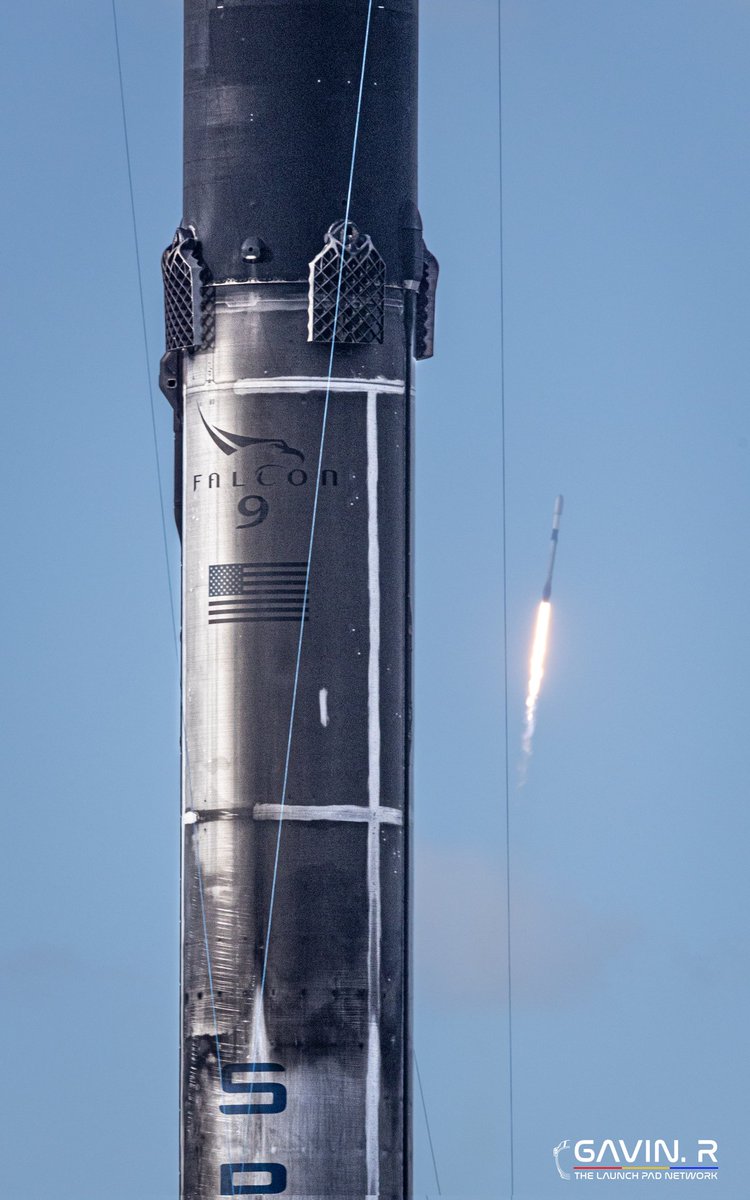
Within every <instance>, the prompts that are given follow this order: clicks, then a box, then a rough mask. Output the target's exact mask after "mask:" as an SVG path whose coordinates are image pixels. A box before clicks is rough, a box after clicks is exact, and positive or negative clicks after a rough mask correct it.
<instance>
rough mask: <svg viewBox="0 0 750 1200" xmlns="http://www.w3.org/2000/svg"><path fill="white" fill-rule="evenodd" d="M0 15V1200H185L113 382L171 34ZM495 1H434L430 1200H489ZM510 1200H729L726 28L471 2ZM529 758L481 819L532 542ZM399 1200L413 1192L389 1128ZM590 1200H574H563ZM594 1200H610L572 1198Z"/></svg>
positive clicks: (172, 965)
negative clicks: (534, 636) (540, 632)
mask: <svg viewBox="0 0 750 1200" xmlns="http://www.w3.org/2000/svg"><path fill="white" fill-rule="evenodd" d="M120 10H121V38H122V53H123V67H124V74H125V88H126V95H127V106H128V118H129V122H130V139H131V150H132V157H133V170H134V180H135V199H136V206H137V212H138V222H139V233H140V237H141V249H142V257H143V265H144V289H145V304H146V317H147V329H148V337H149V341H150V362H149V367H148V372H147V368H146V363H145V361H144V350H143V341H142V330H141V318H140V308H139V301H138V289H137V281H136V274H135V262H134V254H133V240H132V230H131V227H130V212H129V201H128V191H127V176H126V170H125V158H124V150H123V139H122V128H121V123H120V112H119V96H118V90H117V79H116V67H115V55H114V42H113V31H112V16H111V11H110V6H109V3H107V0H95V2H94V3H92V2H91V0H87V2H86V3H83V2H82V0H71V2H70V3H66V4H60V3H59V2H58V0H38V2H36V3H34V4H32V5H13V6H8V7H7V9H6V10H5V12H4V15H3V30H4V45H5V51H4V56H3V72H2V77H1V78H0V89H1V90H2V97H3V110H4V113H5V116H4V120H3V122H2V126H1V127H0V144H1V146H2V149H1V151H0V153H1V155H2V162H3V165H4V171H3V187H2V189H1V190H0V206H1V208H2V228H3V231H4V237H3V245H2V261H3V277H4V287H3V289H2V292H3V301H2V302H3V321H2V328H3V331H4V338H3V346H4V352H3V362H4V369H3V395H4V412H5V418H4V439H3V441H4V455H3V466H2V478H3V489H4V501H3V504H2V510H1V512H0V519H1V520H2V539H3V540H2V545H3V564H4V577H5V583H4V587H3V591H2V604H1V611H2V618H3V619H2V627H1V628H2V642H3V647H2V650H3V661H4V677H5V682H4V687H3V689H2V696H1V702H2V707H3V713H2V739H3V747H2V764H3V766H2V780H3V784H4V786H3V804H2V814H3V823H2V830H3V840H2V845H3V870H2V873H1V874H0V889H1V894H2V913H3V921H2V930H1V931H0V976H1V986H2V995H1V998H0V1014H1V1015H2V1027H3V1030H4V1038H3V1047H2V1067H1V1068H0V1105H1V1108H2V1113H3V1116H2V1121H0V1139H2V1141H1V1143H0V1195H2V1196H3V1197H4V1198H5V1197H7V1198H8V1200H25V1198H26V1197H32V1196H33V1197H35V1198H36V1197H39V1196H42V1195H50V1196H54V1198H55V1200H100V1198H101V1197H104V1196H106V1197H107V1200H174V1198H175V1196H176V1162H177V1046H178V1035H177V1015H178V979H177V971H178V924H177V922H178V846H179V831H178V680H177V662H176V656H175V648H174V641H173V632H172V623H171V616H170V608H169V593H168V587H167V570H166V565H165V552H164V543H163V537H162V528H161V519H160V514H159V492H158V487H157V483H156V475H155V465H154V447H153V441H152V429H151V415H150V407H149V397H148V390H147V377H148V376H150V377H151V379H152V380H153V381H154V382H153V387H154V393H155V399H154V403H155V410H156V423H157V430H156V431H157V437H158V446H159V454H160V459H161V467H162V473H163V477H164V490H165V495H166V507H167V512H168V521H169V523H168V527H167V534H168V551H169V561H170V567H171V572H172V579H173V586H174V585H175V581H176V580H177V573H178V543H177V539H176V535H175V534H174V533H173V528H172V524H171V516H170V513H169V509H170V503H171V500H170V497H171V421H170V413H169V410H168V407H167V404H166V402H165V401H163V400H162V398H161V396H160V394H159V393H158V392H157V391H156V383H155V379H156V374H157V364H158V357H159V355H160V353H161V349H162V340H163V333H162V314H161V283H160V274H159V255H160V253H161V250H162V249H163V247H164V246H165V245H166V244H167V242H168V241H169V240H170V238H171V236H172V232H173V230H174V227H175V225H176V223H177V221H178V220H179V217H180V209H181V203H180V194H181V182H180V172H181V146H180V120H181V6H180V4H179V2H178V0H120ZM497 12H498V9H497V3H496V0H460V2H459V0H450V2H449V0H423V3H422V60H421V127H422V129H421V137H422V140H421V206H422V212H423V216H424V221H425V227H426V232H427V236H428V241H429V244H430V247H431V248H432V250H433V251H434V252H435V253H436V254H437V255H438V257H439V259H440V262H441V267H442V273H441V281H440V292H439V316H438V329H437V354H436V357H435V359H434V360H433V361H432V362H431V363H429V364H425V365H424V366H422V367H421V368H420V370H419V379H418V405H417V413H418V415H417V485H416V488H417V496H416V511H417V537H416V542H417V557H416V561H417V589H418V590H417V604H416V630H417V635H416V809H417V817H416V838H417V879H416V886H417V928H416V1001H415V1034H416V1044H417V1052H418V1055H419V1060H420V1065H421V1069H422V1076H423V1081H424V1084H425V1090H426V1098H427V1105H428V1110H429V1116H430V1121H431V1124H432V1132H433V1139H434V1143H435V1150H436V1154H437V1163H438V1169H439V1172H440V1182H441V1191H442V1194H443V1195H445V1196H452V1197H461V1198H463V1200H477V1198H487V1200H490V1198H492V1200H504V1198H506V1197H509V1196H510V1176H509V1072H508V1009H507V942H506V907H505V894H506V876H505V858H506V819H505V757H504V701H503V619H502V617H503V614H502V608H503V605H502V596H503V589H502V573H501V563H502V537H501V529H502V523H501V473H502V472H501V464H502V447H501V423H500V386H499V380H500V249H499V188H498V72H497ZM502 27H503V50H502V54H503V67H504V70H503V141H504V233H505V237H504V264H503V268H504V283H505V396H506V456H507V501H508V503H507V513H506V519H507V530H508V542H507V561H508V576H507V591H508V610H507V628H508V661H507V670H508V699H509V705H508V728H509V740H510V758H509V775H510V781H511V794H510V858H511V888H510V893H511V923H512V932H513V937H512V968H513V970H512V981H513V988H512V995H513V1006H512V1017H513V1113H514V1147H515V1184H516V1186H515V1197H516V1200H552V1198H553V1197H557V1196H560V1195H562V1196H564V1195H565V1189H566V1188H570V1187H573V1186H576V1187H577V1186H579V1185H577V1184H566V1183H563V1182H562V1181H561V1180H559V1179H558V1177H557V1175H556V1173H555V1170H554V1164H553V1160H552V1155H551V1151H552V1147H553V1146H555V1145H556V1144H557V1143H558V1142H559V1141H561V1140H562V1139H563V1138H571V1139H577V1138H585V1137H591V1138H603V1137H613V1138H620V1137H622V1138H625V1139H628V1140H629V1141H634V1140H637V1139H638V1138H640V1137H643V1138H648V1137H650V1138H655V1137H664V1138H669V1139H672V1138H675V1137H680V1138H681V1139H684V1140H685V1142H686V1143H689V1142H691V1141H693V1140H694V1139H697V1138H699V1137H713V1138H715V1139H717V1140H718V1142H719V1147H720V1164H721V1169H720V1182H719V1183H713V1184H700V1183H684V1184H682V1185H678V1184H666V1183H662V1184H648V1183H644V1184H641V1185H636V1184H625V1183H623V1184H622V1185H621V1186H622V1187H637V1188H638V1193H639V1194H640V1195H643V1196H644V1197H645V1196H650V1195H652V1194H654V1195H656V1194H657V1193H658V1194H659V1195H662V1194H664V1189H665V1188H667V1189H668V1188H670V1187H681V1190H683V1191H686V1192H688V1193H690V1194H697V1192H698V1191H700V1190H701V1189H705V1188H709V1187H710V1194H711V1195H712V1196H713V1197H715V1198H716V1200H739V1198H741V1197H743V1196H745V1195H746V1194H747V1189H748V1183H747V1179H748V1174H747V1172H748V1167H747V1144H748V1135H747V1128H748V1119H749V1118H750V1083H749V1080H750V1070H749V1069H750V1053H749V1051H750V1045H749V1039H748V1019H747V1012H748V993H749V987H750V964H749V962H748V928H747V926H748V921H747V915H748V900H749V896H748V891H749V884H748V870H747V859H748V846H749V841H750V838H749V835H750V814H749V806H748V793H749V790H750V789H749V788H748V745H749V744H750V739H749V738H748V718H749V717H750V702H749V701H750V698H749V695H748V677H749V672H748V667H749V666H750V661H749V660H750V638H748V636H747V632H746V626H747V616H748V603H747V592H748V585H749V584H750V554H749V550H748V547H749V545H750V540H749V539H748V507H749V501H750V470H749V467H750V413H749V410H748V403H747V397H748V331H749V330H750V282H749V281H750V233H749V230H750V218H749V213H750V204H749V203H748V200H749V198H750V141H749V139H748V129H749V128H750V92H749V90H748V75H747V63H748V58H749V57H750V4H749V3H748V2H747V0H503V4H502ZM557 492H563V493H564V494H565V502H566V508H565V516H564V518H563V526H562V535H561V541H560V552H559V555H558V567H557V577H556V581H555V591H554V596H553V599H554V601H555V608H554V616H553V633H552V646H551V654H550V660H549V670H548V675H547V678H546V680H545V688H544V693H543V696H542V701H541V706H540V713H539V723H538V729H537V736H536V740H535V747H534V757H533V760H532V763H531V767H530V771H529V778H528V782H527V785H526V787H525V789H524V790H523V791H521V792H518V791H517V790H516V787H515V781H516V769H517V764H518V759H519V747H520V736H521V718H522V710H523V695H524V689H525V675H526V660H527V655H528V647H529V640H530V633H531V626H532V621H533V615H534V609H535V605H536V603H537V600H538V597H539V592H540V589H541V586H542V583H543V580H544V569H545V563H546V554H547V539H548V535H549V525H550V518H551V511H552V504H553V501H554V497H555V495H556V494H557ZM415 1158H416V1172H415V1190H416V1192H417V1194H418V1195H429V1196H430V1197H432V1196H435V1195H437V1194H438V1188H437V1184H436V1181H435V1178H434V1174H433V1172H432V1166H431V1162H430V1157H429V1152H428V1146H427V1141H426V1135H425V1128H424V1123H423V1120H422V1117H421V1113H420V1111H419V1110H417V1112H416V1116H415ZM580 1186H583V1185H580ZM585 1186H586V1187H587V1188H588V1189H589V1191H588V1192H587V1194H589V1193H590V1194H592V1195H593V1194H596V1195H599V1194H603V1189H606V1188H608V1187H609V1188H610V1189H611V1187H613V1186H615V1185H612V1184H610V1185H606V1184H601V1185H597V1184H586V1185H585Z"/></svg>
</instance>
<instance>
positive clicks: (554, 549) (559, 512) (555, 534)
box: [542, 496, 563, 600]
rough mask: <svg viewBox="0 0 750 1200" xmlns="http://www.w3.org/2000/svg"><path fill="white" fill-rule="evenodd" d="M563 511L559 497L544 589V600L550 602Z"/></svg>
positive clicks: (560, 497) (553, 521)
mask: <svg viewBox="0 0 750 1200" xmlns="http://www.w3.org/2000/svg"><path fill="white" fill-rule="evenodd" d="M562 511H563V498H562V496H558V497H557V498H556V500H555V507H554V509H553V512H552V532H551V534H550V544H549V564H548V567H547V578H546V580H545V583H544V587H543V588H542V600H549V598H550V596H551V595H552V572H553V571H554V569H555V556H556V554H557V541H558V537H559V535H560V518H561V517H562Z"/></svg>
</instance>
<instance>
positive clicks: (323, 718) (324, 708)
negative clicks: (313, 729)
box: [318, 688, 329, 729]
mask: <svg viewBox="0 0 750 1200" xmlns="http://www.w3.org/2000/svg"><path fill="white" fill-rule="evenodd" d="M318 700H319V702H320V723H321V725H322V726H323V728H324V729H327V728H328V721H329V717H328V688H321V689H320V691H319V692H318Z"/></svg>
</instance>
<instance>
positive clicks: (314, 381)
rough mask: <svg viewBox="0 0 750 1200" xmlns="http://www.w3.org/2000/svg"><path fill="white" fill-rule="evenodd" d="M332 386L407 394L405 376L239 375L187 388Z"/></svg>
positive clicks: (239, 391) (239, 390) (196, 391)
mask: <svg viewBox="0 0 750 1200" xmlns="http://www.w3.org/2000/svg"><path fill="white" fill-rule="evenodd" d="M329 386H330V390H331V392H359V393H360V395H361V394H362V392H367V393H368V395H369V393H370V392H372V391H373V390H377V391H378V392H395V393H397V394H398V395H400V396H403V394H404V381H403V379H351V378H349V379H332V380H331V381H330V385H329V382H328V379H327V377H325V376H323V377H322V378H321V377H316V376H311V375H285V376H278V377H276V378H273V379H236V380H232V381H230V382H228V383H216V382H213V381H206V382H204V383H198V382H196V383H191V384H190V386H189V387H188V388H187V393H188V395H190V396H193V395H200V393H201V392H210V393H211V394H212V395H216V394H217V393H221V392H230V393H232V394H233V395H237V396H244V395H246V394H248V393H252V392H325V391H327V390H328V388H329Z"/></svg>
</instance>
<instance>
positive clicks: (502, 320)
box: [497, 0, 515, 1200]
mask: <svg viewBox="0 0 750 1200" xmlns="http://www.w3.org/2000/svg"><path fill="white" fill-rule="evenodd" d="M502 17H503V2H502V0H498V6H497V65H498V124H499V132H498V144H499V152H500V153H499V164H500V181H499V182H500V187H499V199H500V222H499V226H500V437H501V454H500V457H501V463H502V502H503V515H502V530H503V556H502V566H503V686H504V693H503V704H504V709H505V880H506V908H505V911H506V922H507V927H506V941H507V948H508V1101H509V1107H508V1131H509V1138H510V1156H509V1165H510V1200H513V1197H514V1195H515V1162H514V1143H515V1138H514V1129H513V976H512V963H513V940H512V937H513V929H512V920H511V917H512V913H511V900H512V895H511V879H510V770H509V738H508V523H507V516H506V514H507V505H508V487H507V470H506V453H505V288H504V275H503V33H502V31H503V19H502Z"/></svg>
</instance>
